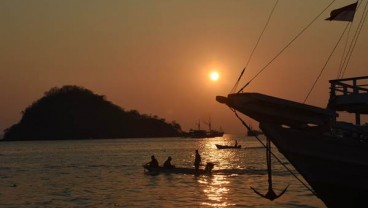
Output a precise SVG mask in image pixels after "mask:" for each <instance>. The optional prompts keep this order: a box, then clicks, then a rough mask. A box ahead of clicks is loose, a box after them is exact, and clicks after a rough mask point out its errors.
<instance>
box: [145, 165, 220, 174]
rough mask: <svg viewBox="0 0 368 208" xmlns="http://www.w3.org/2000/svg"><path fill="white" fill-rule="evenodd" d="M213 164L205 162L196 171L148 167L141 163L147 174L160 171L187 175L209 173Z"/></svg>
mask: <svg viewBox="0 0 368 208" xmlns="http://www.w3.org/2000/svg"><path fill="white" fill-rule="evenodd" d="M214 166H215V165H214V164H213V163H210V162H209V163H207V164H206V167H205V169H199V170H198V172H196V170H195V169H194V168H184V167H183V168H179V167H174V168H164V167H155V168H153V167H150V166H147V165H143V168H144V171H145V173H146V174H149V175H158V174H160V173H174V174H188V175H211V171H212V169H213V167H214Z"/></svg>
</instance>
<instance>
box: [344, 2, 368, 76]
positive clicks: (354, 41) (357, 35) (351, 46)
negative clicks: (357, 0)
mask: <svg viewBox="0 0 368 208" xmlns="http://www.w3.org/2000/svg"><path fill="white" fill-rule="evenodd" d="M361 3H362V2H361ZM359 5H360V4H359ZM367 6H368V2H367V3H366V4H365V7H364V10H363V13H362V18H361V19H360V21H359V24H358V27H357V31H356V33H355V35H354V37H353V40H352V43H351V45H350V48H349V51H348V55H347V57H346V59H347V61H346V63H345V67H344V69H343V71H342V74H341V78H342V77H344V74H345V71H346V69H347V67H348V65H349V61H350V59H351V56H352V54H353V51H354V49H355V46H356V43H357V42H358V38H359V36H360V33H361V31H362V28H363V25H364V23H365V20H366V18H367V14H368V10H367ZM350 49H351V50H350ZM349 52H350V53H349Z"/></svg>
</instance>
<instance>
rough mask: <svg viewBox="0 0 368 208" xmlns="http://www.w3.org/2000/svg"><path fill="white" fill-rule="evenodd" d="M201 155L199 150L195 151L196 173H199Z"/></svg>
mask: <svg viewBox="0 0 368 208" xmlns="http://www.w3.org/2000/svg"><path fill="white" fill-rule="evenodd" d="M201 161H202V160H201V155H200V154H199V153H198V150H196V151H195V159H194V168H195V172H196V173H198V172H199V165H200V164H201Z"/></svg>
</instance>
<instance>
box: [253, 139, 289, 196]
mask: <svg viewBox="0 0 368 208" xmlns="http://www.w3.org/2000/svg"><path fill="white" fill-rule="evenodd" d="M266 141H267V143H266V159H267V174H268V191H267V193H266V194H261V193H260V192H258V191H257V190H256V189H254V188H253V187H250V188H251V189H252V190H253V191H254V192H255V193H256V194H258V195H259V196H261V197H263V198H266V199H269V200H270V201H273V200H275V199H277V198H279V197H281V196H282V195H283V194H284V193H285V192H286V190H287V188H288V187H289V185H287V186H286V188H285V189H284V190H283V191H282V192H281V193H280V194H279V195H277V194H276V193H275V191H274V190H273V188H272V169H271V141H270V139H269V138H268V137H267V140H266Z"/></svg>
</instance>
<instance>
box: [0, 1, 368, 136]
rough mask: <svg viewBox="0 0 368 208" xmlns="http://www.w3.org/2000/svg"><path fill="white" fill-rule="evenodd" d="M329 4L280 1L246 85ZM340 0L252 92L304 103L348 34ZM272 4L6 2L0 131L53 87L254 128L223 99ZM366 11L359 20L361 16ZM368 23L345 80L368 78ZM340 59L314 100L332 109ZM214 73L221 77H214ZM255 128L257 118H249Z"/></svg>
mask: <svg viewBox="0 0 368 208" xmlns="http://www.w3.org/2000/svg"><path fill="white" fill-rule="evenodd" d="M330 2H331V1H327V0H325V1H321V0H308V1H295V0H281V1H280V3H279V4H278V7H277V8H276V11H275V14H274V17H273V18H272V20H271V23H270V26H269V27H268V28H267V31H266V32H265V34H264V37H263V40H262V42H261V43H260V45H259V48H258V49H257V51H256V53H255V55H254V58H253V60H252V62H251V64H250V65H249V67H248V70H247V71H246V73H245V76H244V80H243V82H242V84H244V83H245V80H249V79H250V78H251V77H253V76H254V74H256V73H257V72H258V71H259V70H260V69H261V68H262V67H263V66H264V65H265V64H266V63H267V62H268V61H269V60H270V59H271V58H272V57H273V56H274V55H275V54H276V53H277V52H278V51H279V50H280V49H281V48H282V47H284V46H285V44H286V43H288V41H290V40H291V38H293V37H294V36H295V34H297V33H298V32H300V31H301V29H302V28H303V27H304V26H305V25H306V24H308V23H309V22H310V21H311V20H312V19H313V18H314V17H315V16H316V15H317V14H318V13H319V12H320V11H321V10H322V9H323V8H324V7H325V6H327V5H328V4H329V3H330ZM351 2H352V1H349V0H340V1H336V3H335V4H333V6H332V8H331V9H328V11H326V12H325V14H324V15H322V17H321V19H319V20H317V21H316V23H315V24H314V25H313V26H312V27H311V28H310V29H309V30H308V31H307V32H306V33H305V34H304V35H303V36H302V37H301V38H300V39H299V40H298V41H297V42H296V43H295V44H294V45H292V47H290V48H289V49H288V50H287V51H286V52H285V53H284V54H283V55H282V56H281V57H280V58H279V59H277V60H276V61H275V62H274V63H273V64H272V65H271V66H270V67H269V68H268V69H267V71H265V72H264V73H263V74H262V75H261V76H260V77H259V78H258V79H256V80H255V81H254V82H253V83H252V84H251V85H250V86H249V87H248V88H247V91H258V92H262V93H266V94H271V95H274V96H280V97H283V98H287V99H291V100H295V101H300V102H302V101H303V100H304V98H305V96H306V95H307V92H308V90H309V88H310V87H311V86H312V84H313V82H314V79H315V78H316V77H317V75H318V73H319V72H320V70H321V68H322V66H323V65H324V62H325V60H326V59H327V57H328V55H329V53H330V51H331V50H332V48H333V47H334V45H335V43H336V41H337V40H338V38H339V35H340V33H341V32H342V30H343V29H344V26H345V23H344V22H328V21H325V20H323V19H324V18H326V17H328V16H329V12H330V11H331V10H332V9H335V8H338V7H341V6H345V5H347V4H349V3H351ZM273 4H274V1H270V0H228V1H224V0H182V1H169V0H138V1H137V0H122V1H118V0H116V1H110V0H98V1H97V0H89V1H81V0H64V1H49V0H33V1H15V0H2V1H0V25H1V28H0V30H1V31H0V40H1V47H0V70H1V76H0V83H1V88H0V100H1V101H0V131H2V130H4V129H5V128H7V127H9V126H11V125H12V124H14V123H16V122H18V121H19V119H20V118H21V111H22V110H24V109H25V108H26V107H27V106H29V105H30V104H31V103H32V102H33V101H35V100H37V99H39V98H40V97H42V96H43V93H44V92H45V91H47V90H48V89H50V88H52V87H55V86H58V87H61V86H63V85H70V84H72V85H78V86H83V87H85V88H88V89H90V90H92V91H94V92H95V93H97V94H102V95H106V97H107V99H108V100H110V101H111V102H113V103H115V104H117V105H119V106H121V107H123V108H124V109H126V110H131V109H136V110H138V111H139V112H141V113H145V114H152V115H158V116H159V117H162V118H165V119H166V120H168V121H172V120H176V121H177V122H179V123H180V124H181V125H182V127H183V129H184V130H188V129H189V128H195V122H196V121H197V120H199V119H200V120H207V119H208V118H209V117H211V119H212V124H213V127H214V128H219V127H220V126H221V127H222V128H223V129H224V130H225V131H226V132H227V133H243V132H245V129H244V128H243V127H242V126H241V124H240V122H239V121H238V120H237V119H236V117H235V116H234V115H233V114H232V112H231V111H230V110H229V109H228V108H227V107H226V106H224V105H221V104H219V103H217V102H216V101H215V96H216V95H226V94H228V93H229V91H230V90H231V88H232V86H233V85H234V84H235V80H236V79H237V77H238V75H239V73H240V71H241V69H242V68H243V67H244V66H245V63H246V61H247V58H248V56H249V54H250V52H251V51H252V49H253V47H254V45H255V43H256V40H257V38H258V36H259V34H260V32H261V30H262V28H263V25H264V24H265V21H266V19H267V16H268V15H269V12H270V11H271V8H272V7H273ZM357 15H360V14H359V13H357ZM367 28H368V27H366V26H365V27H364V29H363V31H362V34H361V36H360V40H359V42H358V45H357V47H356V51H355V53H354V57H353V59H352V60H351V65H350V66H351V67H350V68H351V70H349V71H347V73H346V76H364V75H367V74H364V73H366V72H367V68H366V66H367V64H366V63H367V58H366V53H364V52H363V50H364V49H367V48H368V40H367V39H368V35H367ZM338 58H339V57H336V58H334V59H333V60H332V62H331V64H329V65H328V67H327V68H326V72H325V73H324V74H323V75H322V77H321V80H320V81H319V82H318V84H317V86H316V90H315V91H313V93H312V95H311V96H310V99H309V100H308V103H309V104H314V105H318V106H322V107H323V106H325V105H326V102H327V98H328V83H327V80H329V79H335V78H336V75H337V69H336V67H337V66H338V63H339V62H338ZM212 70H217V71H218V72H219V73H220V79H219V80H218V81H217V82H213V81H210V80H209V78H208V74H209V73H210V71H212ZM245 120H246V121H250V119H249V118H245Z"/></svg>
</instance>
